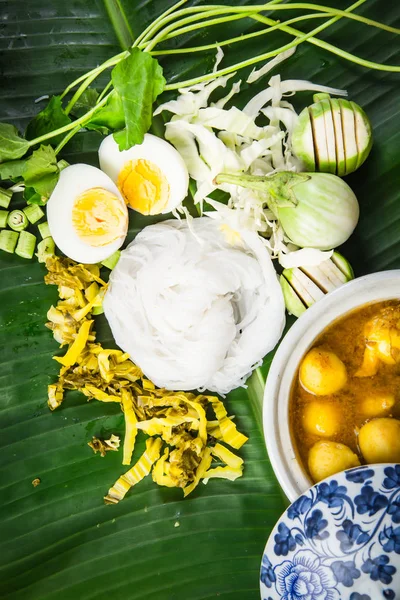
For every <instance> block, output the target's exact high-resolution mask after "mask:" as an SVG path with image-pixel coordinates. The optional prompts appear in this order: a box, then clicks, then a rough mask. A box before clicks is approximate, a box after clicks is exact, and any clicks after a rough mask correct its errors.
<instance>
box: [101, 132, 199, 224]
mask: <svg viewBox="0 0 400 600" xmlns="http://www.w3.org/2000/svg"><path fill="white" fill-rule="evenodd" d="M99 160H100V168H101V169H102V170H103V171H104V173H107V175H109V176H110V177H111V179H112V180H113V181H114V182H115V183H116V184H117V186H118V189H119V191H120V192H121V194H122V196H123V198H124V200H125V202H126V203H127V205H128V206H129V207H130V208H133V210H136V211H137V212H140V213H142V214H143V215H159V214H165V213H168V212H171V210H173V209H174V208H176V207H177V206H179V204H181V202H182V201H183V200H184V199H185V197H186V194H187V190H188V185H189V175H188V171H187V168H186V165H185V163H184V161H183V158H182V157H181V155H180V154H179V152H178V151H177V150H175V148H174V147H173V146H171V144H169V143H168V142H166V141H165V140H162V139H161V138H158V137H156V136H155V135H152V134H150V133H146V135H145V136H144V140H143V143H142V144H138V145H136V146H132V148H129V150H122V151H120V150H119V147H118V144H117V142H116V141H115V140H114V138H113V136H112V135H109V136H107V137H106V138H105V139H104V140H103V142H102V143H101V145H100V148H99Z"/></svg>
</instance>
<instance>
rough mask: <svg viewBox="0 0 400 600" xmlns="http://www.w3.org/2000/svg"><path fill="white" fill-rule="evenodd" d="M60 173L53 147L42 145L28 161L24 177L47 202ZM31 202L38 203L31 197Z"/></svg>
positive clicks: (44, 201)
mask: <svg viewBox="0 0 400 600" xmlns="http://www.w3.org/2000/svg"><path fill="white" fill-rule="evenodd" d="M59 174H60V170H59V167H58V165H57V157H56V155H55V152H54V150H53V148H52V147H51V146H40V148H39V149H38V150H35V152H33V153H32V156H30V157H29V158H28V160H27V161H26V164H25V168H24V170H23V173H22V177H23V178H24V181H25V185H26V186H27V187H30V188H33V189H34V190H35V192H36V193H37V194H39V196H41V199H42V202H43V203H46V201H47V200H48V199H49V198H50V195H51V192H52V191H53V190H54V188H55V186H56V184H57V181H58V177H59ZM30 203H31V204H33V203H34V204H38V203H37V202H32V199H30Z"/></svg>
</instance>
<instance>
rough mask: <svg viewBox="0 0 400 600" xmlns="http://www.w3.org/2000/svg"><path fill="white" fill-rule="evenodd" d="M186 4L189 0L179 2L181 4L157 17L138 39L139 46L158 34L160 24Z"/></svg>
mask: <svg viewBox="0 0 400 600" xmlns="http://www.w3.org/2000/svg"><path fill="white" fill-rule="evenodd" d="M186 2H187V0H179V2H177V3H176V4H174V5H173V6H171V8H169V9H168V10H166V11H164V12H163V13H162V14H161V15H160V16H159V17H157V19H155V20H154V21H153V22H152V23H150V25H149V26H148V27H146V29H144V30H143V31H142V33H141V34H140V35H139V36H138V37H137V38H136V42H137V44H140V43H141V42H146V41H147V40H148V38H149V37H150V36H151V35H153V34H154V33H157V31H158V25H159V23H160V22H161V21H164V20H165V19H166V17H168V16H169V15H170V14H171V13H174V12H175V11H176V10H177V9H178V8H179V7H180V6H182V5H183V4H186Z"/></svg>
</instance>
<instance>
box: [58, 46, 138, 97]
mask: <svg viewBox="0 0 400 600" xmlns="http://www.w3.org/2000/svg"><path fill="white" fill-rule="evenodd" d="M128 55H129V52H128V50H125V51H124V52H120V53H119V54H115V56H112V57H111V58H109V59H108V60H106V61H105V62H104V63H103V64H102V65H99V66H98V67H96V68H95V69H92V70H91V71H88V72H87V73H85V74H84V75H81V76H80V77H78V78H77V79H75V80H74V81H73V82H72V83H70V84H69V85H68V87H66V88H65V90H64V91H63V93H62V94H61V98H64V96H66V95H67V94H68V92H70V91H71V90H72V89H73V88H74V87H76V86H77V85H79V84H80V83H81V82H82V81H85V79H87V78H88V77H90V76H91V75H94V74H96V75H95V76H96V77H97V76H98V75H100V73H102V72H103V71H105V70H106V69H108V68H109V67H114V66H115V65H116V64H118V63H119V62H120V61H121V60H122V59H123V58H126V57H127V56H128Z"/></svg>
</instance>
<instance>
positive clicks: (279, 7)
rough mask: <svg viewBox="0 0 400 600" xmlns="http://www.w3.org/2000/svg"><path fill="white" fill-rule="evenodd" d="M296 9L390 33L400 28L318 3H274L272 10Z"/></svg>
mask: <svg viewBox="0 0 400 600" xmlns="http://www.w3.org/2000/svg"><path fill="white" fill-rule="evenodd" d="M247 8H249V9H252V8H256V6H254V7H252V6H251V5H250V6H248V7H247ZM296 9H305V10H316V9H317V10H319V11H320V12H326V13H330V14H333V15H336V16H338V17H346V18H347V19H353V20H354V21H360V23H364V25H369V26H370V27H377V28H379V29H384V30H385V31H389V32H390V33H397V34H399V33H400V29H397V28H396V27H391V26H390V25H385V24H384V23H379V22H378V21H374V20H373V19H368V18H367V17H363V16H361V15H358V14H357V13H352V12H349V11H348V9H346V10H339V9H336V8H332V7H330V6H320V5H319V4H309V3H303V2H291V3H289V4H275V5H274V10H296Z"/></svg>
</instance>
